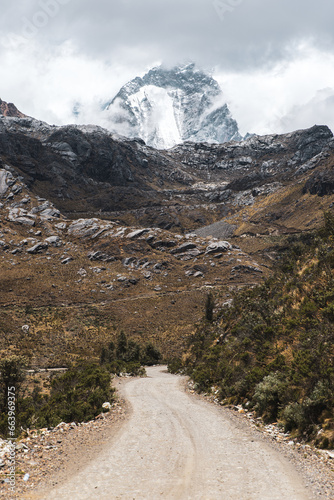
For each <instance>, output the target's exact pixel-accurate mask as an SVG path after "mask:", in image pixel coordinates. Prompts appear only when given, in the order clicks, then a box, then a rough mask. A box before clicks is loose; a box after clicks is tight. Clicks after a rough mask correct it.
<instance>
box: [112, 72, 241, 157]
mask: <svg viewBox="0 0 334 500" xmlns="http://www.w3.org/2000/svg"><path fill="white" fill-rule="evenodd" d="M105 113H107V115H108V122H109V128H110V129H111V130H113V131H115V132H118V133H120V134H123V135H125V136H127V137H140V138H141V139H143V140H144V141H145V142H146V143H147V144H148V145H149V146H152V147H155V148H158V149H168V148H171V147H173V146H175V145H176V144H180V143H182V142H185V141H192V142H210V143H221V142H226V141H230V140H240V139H241V136H240V134H239V131H238V126H237V123H236V121H235V120H233V118H232V116H231V113H230V111H229V109H228V107H227V105H226V103H224V98H223V93H222V90H221V89H220V87H219V85H218V83H217V82H216V81H215V80H214V79H213V78H212V77H211V76H209V75H207V74H206V73H204V72H202V71H200V70H198V69H196V68H195V65H194V64H189V65H187V66H183V67H175V68H173V69H165V68H163V67H157V68H153V69H152V70H150V71H149V72H148V73H147V74H146V75H145V76H144V77H143V78H139V77H137V78H135V79H134V80H132V81H131V82H129V83H127V84H126V85H124V86H123V87H122V88H121V90H120V91H119V92H118V94H117V95H116V96H115V98H114V99H113V100H112V101H111V102H109V103H108V104H107V105H106V107H105Z"/></svg>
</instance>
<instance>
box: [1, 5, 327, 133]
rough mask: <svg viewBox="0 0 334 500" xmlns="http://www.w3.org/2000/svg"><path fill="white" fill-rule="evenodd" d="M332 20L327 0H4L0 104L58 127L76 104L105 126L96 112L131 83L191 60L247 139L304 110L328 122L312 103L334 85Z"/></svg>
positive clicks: (302, 114)
mask: <svg viewBox="0 0 334 500" xmlns="http://www.w3.org/2000/svg"><path fill="white" fill-rule="evenodd" d="M333 17H334V3H330V2H328V0H318V1H317V2H314V0H312V1H311V0H294V1H293V2H291V1H288V0H281V1H280V2H273V1H268V0H209V1H208V0H159V2H157V1H156V0H141V1H140V2H138V0H122V2H110V0H95V2H92V1H91V0H15V2H5V5H4V6H2V16H1V18H0V33H1V36H0V57H1V67H2V74H1V83H0V97H1V98H3V99H4V100H10V101H13V102H15V104H16V105H17V106H18V107H19V108H21V109H22V111H23V112H25V113H27V114H30V115H33V116H36V117H37V118H40V119H44V120H47V121H49V122H51V123H57V124H58V123H59V124H60V123H67V122H69V121H73V120H74V117H73V115H72V109H73V106H75V104H76V103H78V102H79V103H81V105H82V113H83V114H82V115H81V117H82V119H84V120H85V121H86V120H88V121H90V122H93V121H96V122H100V123H102V120H103V117H101V114H100V112H99V111H98V110H99V109H100V108H99V106H100V105H101V103H103V102H106V101H108V100H110V99H111V98H113V97H114V95H115V94H116V93H117V92H118V90H119V88H120V87H121V86H122V85H123V84H124V83H126V82H127V81H128V80H130V79H132V78H134V77H135V76H137V75H139V76H142V75H143V74H144V73H145V72H146V71H147V70H148V69H149V68H150V67H152V66H155V65H157V64H158V63H159V62H164V63H166V64H167V65H175V64H177V63H181V62H184V61H190V60H193V61H196V62H197V64H198V65H199V66H200V67H202V68H204V69H207V70H212V71H213V74H214V76H217V77H218V78H219V82H220V83H221V85H222V88H223V91H224V92H225V95H226V98H227V100H228V101H229V104H230V107H231V109H232V113H233V115H234V117H235V118H236V119H237V120H238V122H239V123H240V128H241V130H242V132H244V133H246V132H248V131H253V132H259V133H262V132H266V131H268V132H269V131H270V130H273V129H274V127H276V126H277V127H281V128H284V127H283V125H282V123H283V122H282V117H285V116H287V117H288V116H290V118H289V120H291V121H290V122H291V124H296V123H297V121H293V120H292V116H293V115H294V116H297V114H298V113H299V115H298V116H300V119H298V123H299V122H303V120H304V121H305V123H309V122H310V121H312V119H313V117H314V120H315V121H318V120H325V119H326V120H329V119H330V117H328V114H326V113H325V106H324V109H323V108H322V107H321V106H320V105H318V109H316V103H315V101H314V100H313V98H315V96H316V93H317V91H319V90H321V89H324V88H326V87H332V85H333V83H332V82H333V76H334V75H333V71H332V68H333V67H334V65H333V54H334V32H333V29H332V19H333ZM326 61H327V63H326ZM303 106H304V110H306V109H308V112H307V113H306V111H305V112H302V111H301V107H303ZM297 109H299V111H298V112H297ZM276 117H277V118H276ZM318 117H319V118H318ZM289 120H285V122H284V123H285V124H287V123H289ZM296 120H297V119H296Z"/></svg>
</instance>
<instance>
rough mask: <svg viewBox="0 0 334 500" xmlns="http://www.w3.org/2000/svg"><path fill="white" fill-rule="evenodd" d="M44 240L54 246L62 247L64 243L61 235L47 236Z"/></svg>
mask: <svg viewBox="0 0 334 500" xmlns="http://www.w3.org/2000/svg"><path fill="white" fill-rule="evenodd" d="M44 241H45V242H46V243H47V244H48V245H50V246H52V247H60V246H61V244H62V241H61V239H60V238H59V236H49V237H48V238H45V240H44Z"/></svg>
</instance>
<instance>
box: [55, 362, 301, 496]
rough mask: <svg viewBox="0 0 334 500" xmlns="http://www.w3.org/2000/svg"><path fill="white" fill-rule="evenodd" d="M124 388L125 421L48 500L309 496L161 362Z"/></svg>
mask: <svg viewBox="0 0 334 500" xmlns="http://www.w3.org/2000/svg"><path fill="white" fill-rule="evenodd" d="M147 373H148V378H143V379H134V380H131V381H129V382H128V383H127V384H126V385H125V386H124V389H123V391H124V394H125V396H126V398H127V399H128V401H129V402H130V403H131V405H132V410H133V411H132V413H131V416H130V418H129V420H128V421H127V422H126V423H125V424H124V425H123V427H122V428H121V430H120V432H119V433H118V434H117V435H116V437H115V438H114V439H113V440H111V442H110V445H109V446H108V447H107V448H106V449H104V450H103V451H102V452H101V455H100V456H99V458H98V459H97V460H94V461H93V462H92V463H90V464H89V465H88V466H87V467H86V468H85V469H83V470H81V471H80V472H79V473H78V474H77V475H75V476H73V477H72V478H71V479H70V480H69V481H68V482H66V483H64V484H63V485H61V486H60V487H59V488H57V489H56V490H54V491H52V492H49V493H48V499H57V500H58V499H60V498H61V499H62V500H80V499H96V500H97V499H98V500H104V499H108V500H110V499H112V500H114V499H129V500H132V499H136V500H139V499H145V500H151V499H152V500H157V499H159V498H161V499H171V500H172V499H189V500H194V499H203V500H204V499H205V500H209V499H213V500H218V499H224V500H229V499H230V500H232V499H233V500H236V499H238V500H251V499H254V500H255V499H256V500H266V499H268V500H302V499H303V500H305V499H309V498H310V497H309V496H308V493H307V491H306V490H305V488H304V487H303V485H302V482H301V479H300V478H299V477H298V474H297V472H296V471H295V470H294V469H293V468H292V466H291V464H290V463H289V462H288V461H287V460H286V459H285V458H283V457H281V456H280V455H279V454H278V453H277V452H276V451H275V450H274V449H272V448H271V447H270V445H266V444H265V443H264V442H263V440H261V439H257V438H256V434H254V432H251V431H250V430H248V429H247V426H242V425H241V426H236V425H235V423H233V421H232V420H231V419H230V418H229V417H228V413H227V412H224V410H223V409H221V408H219V407H216V406H214V405H211V404H209V403H206V402H205V401H202V400H200V399H199V398H197V397H193V396H190V395H188V394H186V393H185V391H184V389H183V385H184V379H182V378H180V377H177V376H173V375H170V374H168V373H166V372H165V371H164V370H163V368H162V367H152V368H149V369H148V370H147Z"/></svg>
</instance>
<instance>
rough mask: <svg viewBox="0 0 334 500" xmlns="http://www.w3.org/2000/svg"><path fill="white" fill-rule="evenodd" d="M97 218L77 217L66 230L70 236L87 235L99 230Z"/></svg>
mask: <svg viewBox="0 0 334 500" xmlns="http://www.w3.org/2000/svg"><path fill="white" fill-rule="evenodd" d="M99 222H100V221H99V219H78V220H76V221H74V222H72V224H71V225H70V226H69V228H68V232H69V234H71V235H72V236H78V237H89V236H92V235H93V234H95V233H97V231H99V230H100V225H99Z"/></svg>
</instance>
